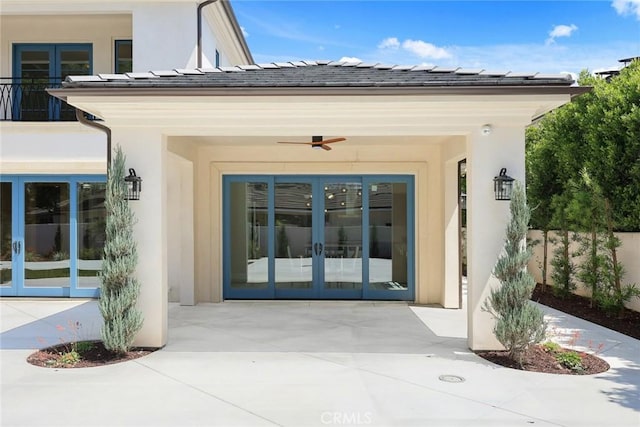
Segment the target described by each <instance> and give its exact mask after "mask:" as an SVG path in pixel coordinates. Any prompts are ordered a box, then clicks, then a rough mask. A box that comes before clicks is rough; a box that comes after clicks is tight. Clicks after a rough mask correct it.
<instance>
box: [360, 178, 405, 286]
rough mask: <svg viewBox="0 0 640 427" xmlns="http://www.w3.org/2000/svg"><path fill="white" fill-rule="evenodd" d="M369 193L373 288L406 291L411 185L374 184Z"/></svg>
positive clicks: (370, 260) (370, 284)
mask: <svg viewBox="0 0 640 427" xmlns="http://www.w3.org/2000/svg"><path fill="white" fill-rule="evenodd" d="M368 187H369V188H368V191H369V289H371V290H376V291H380V290H385V291H406V290H407V289H408V286H409V283H408V272H409V270H408V269H409V265H408V257H407V225H408V224H407V184H406V183H401V182H398V183H385V182H380V183H372V184H369V186H368Z"/></svg>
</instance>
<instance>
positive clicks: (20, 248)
mask: <svg viewBox="0 0 640 427" xmlns="http://www.w3.org/2000/svg"><path fill="white" fill-rule="evenodd" d="M21 252H22V242H21V241H18V255H20V253H21Z"/></svg>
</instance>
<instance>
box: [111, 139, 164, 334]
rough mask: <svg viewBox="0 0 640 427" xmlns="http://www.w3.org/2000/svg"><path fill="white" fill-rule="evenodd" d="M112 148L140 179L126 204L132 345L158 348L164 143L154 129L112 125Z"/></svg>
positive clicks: (161, 323)
mask: <svg viewBox="0 0 640 427" xmlns="http://www.w3.org/2000/svg"><path fill="white" fill-rule="evenodd" d="M112 132H113V148H114V149H115V146H116V144H119V145H120V146H121V147H122V151H123V152H124V154H125V155H126V158H127V161H126V165H125V167H126V170H128V169H129V168H134V169H135V170H136V173H137V175H138V176H140V177H141V178H142V191H141V193H140V200H136V201H130V202H129V204H130V206H131V208H132V209H133V212H134V214H135V216H136V218H137V222H136V224H135V225H134V236H135V239H136V243H137V245H138V266H137V269H136V276H137V278H138V280H139V281H140V298H139V299H138V307H139V308H140V310H142V313H143V316H144V324H143V326H142V329H141V330H140V332H139V333H138V335H137V337H136V340H135V342H134V345H136V346H143V347H161V346H164V345H165V344H166V342H167V326H168V321H167V308H168V307H167V306H168V302H167V301H168V287H167V271H168V269H167V214H166V199H167V178H166V177H167V172H166V163H167V148H166V146H167V142H166V138H165V137H163V136H162V135H161V134H160V133H158V132H152V131H140V130H136V129H126V128H125V129H122V128H114V129H112Z"/></svg>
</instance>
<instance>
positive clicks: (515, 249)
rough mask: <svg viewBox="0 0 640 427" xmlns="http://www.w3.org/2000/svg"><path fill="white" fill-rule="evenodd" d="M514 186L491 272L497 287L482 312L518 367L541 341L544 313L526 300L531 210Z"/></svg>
mask: <svg viewBox="0 0 640 427" xmlns="http://www.w3.org/2000/svg"><path fill="white" fill-rule="evenodd" d="M514 184H515V185H514V189H513V193H512V197H511V204H510V212H511V219H510V221H509V224H508V225H507V229H506V239H505V245H504V252H503V254H502V255H501V256H500V257H499V258H498V261H497V263H496V266H495V267H494V270H493V274H494V276H496V278H498V280H500V287H498V288H496V289H493V290H492V291H491V294H490V295H489V297H488V298H487V300H486V301H485V303H484V305H483V309H484V310H485V311H488V312H489V313H491V314H492V315H493V317H494V318H495V319H496V324H495V326H494V330H493V332H494V334H495V336H496V338H497V339H498V341H500V343H501V344H502V345H503V346H504V347H505V348H506V349H507V351H508V352H509V357H510V358H512V359H513V360H515V361H516V362H518V363H520V364H521V363H522V360H521V359H522V354H523V353H524V352H525V351H526V349H527V348H528V347H529V345H531V344H534V343H538V342H540V341H542V340H543V339H544V337H545V332H546V324H545V322H544V315H543V313H542V312H541V311H540V309H538V308H537V307H536V306H534V305H533V304H532V303H531V302H530V301H529V299H530V298H531V294H532V292H533V288H534V287H535V280H534V279H533V277H532V276H531V274H529V272H528V271H527V263H528V262H529V259H530V258H531V249H530V248H529V247H527V243H526V237H527V230H528V228H529V220H530V216H531V211H530V209H529V207H528V206H527V201H526V196H525V193H524V188H523V186H522V184H520V183H519V182H515V183H514Z"/></svg>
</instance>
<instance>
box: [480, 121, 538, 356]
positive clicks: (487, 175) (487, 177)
mask: <svg viewBox="0 0 640 427" xmlns="http://www.w3.org/2000/svg"><path fill="white" fill-rule="evenodd" d="M501 168H507V174H508V175H509V176H512V177H513V178H515V179H517V180H520V181H523V182H524V177H525V159H524V128H523V127H514V128H506V127H501V126H494V127H493V131H492V132H491V134H489V135H481V133H480V129H477V131H476V132H474V133H472V134H471V135H469V136H468V137H467V277H468V282H469V285H468V286H469V288H468V296H467V298H468V300H467V303H468V333H469V338H468V342H469V347H470V348H471V349H472V350H491V349H499V348H501V344H500V343H499V342H498V341H497V340H496V338H495V337H494V335H493V325H494V321H493V318H492V317H491V315H490V314H489V313H486V312H483V311H482V305H483V303H484V301H485V300H486V298H487V296H488V295H489V290H490V289H491V288H492V287H493V286H496V285H498V284H499V282H498V280H497V279H496V278H495V277H493V275H492V271H493V267H494V265H495V263H496V260H497V259H498V256H499V255H500V252H501V250H502V248H503V246H504V238H505V227H506V225H507V222H508V219H509V202H507V201H497V200H495V196H494V191H493V178H494V177H495V176H496V175H498V173H499V172H500V169H501Z"/></svg>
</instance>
